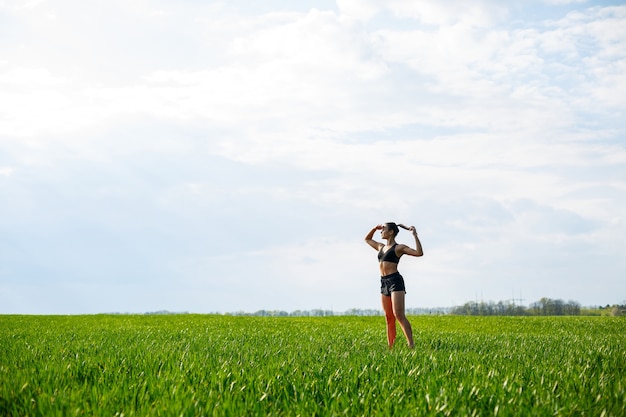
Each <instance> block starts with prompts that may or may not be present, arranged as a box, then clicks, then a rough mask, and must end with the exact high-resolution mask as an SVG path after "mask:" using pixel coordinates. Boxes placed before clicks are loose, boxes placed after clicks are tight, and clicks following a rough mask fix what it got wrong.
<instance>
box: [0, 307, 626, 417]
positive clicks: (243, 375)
mask: <svg viewBox="0 0 626 417" xmlns="http://www.w3.org/2000/svg"><path fill="white" fill-rule="evenodd" d="M411 322H412V324H413V328H414V332H415V339H416V349H415V350H409V349H408V348H407V347H406V346H405V344H404V340H403V339H400V338H399V339H398V344H397V346H396V347H395V348H394V350H393V351H389V350H388V349H387V347H386V342H385V335H384V319H383V318H381V317H306V318H294V317H233V316H210V315H175V316H139V315H138V316H106V315H102V316H100V315H96V316H0V353H1V355H0V415H3V416H26V415H28V416H72V415H90V416H122V415H123V416H202V415H204V416H231V415H232V416H243V415H263V416H266V415H269V416H272V415H274V416H296V415H302V416H309V415H320V416H322V415H323V416H333V415H349V416H361V415H363V416H372V415H470V416H471V415H482V416H484V415H503V416H504V415H520V416H521V415H523V416H527V415H537V416H548V415H550V416H551V415H564V416H569V415H571V416H580V415H590V416H601V415H604V416H611V415H612V416H623V415H626V393H625V387H626V349H625V344H624V342H625V341H626V337H625V336H626V320H625V319H623V318H610V317H455V316H441V317H426V316H417V317H411ZM400 336H401V333H400V332H399V337H400Z"/></svg>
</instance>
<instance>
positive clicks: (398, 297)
mask: <svg viewBox="0 0 626 417" xmlns="http://www.w3.org/2000/svg"><path fill="white" fill-rule="evenodd" d="M404 295H405V292H404V291H394V292H392V293H391V305H392V310H393V315H394V316H395V318H396V319H397V320H398V322H399V323H400V327H401V328H402V332H404V336H405V337H406V341H407V343H408V344H409V347H410V348H413V347H414V346H415V342H413V329H411V323H409V320H408V319H407V318H406V315H405V314H404ZM385 314H386V312H385Z"/></svg>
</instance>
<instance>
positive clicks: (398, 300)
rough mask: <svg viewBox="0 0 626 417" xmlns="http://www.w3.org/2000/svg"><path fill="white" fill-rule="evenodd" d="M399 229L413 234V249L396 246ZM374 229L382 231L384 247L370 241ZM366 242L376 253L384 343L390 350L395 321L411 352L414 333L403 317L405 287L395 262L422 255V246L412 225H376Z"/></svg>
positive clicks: (400, 245) (413, 344) (394, 333)
mask: <svg viewBox="0 0 626 417" xmlns="http://www.w3.org/2000/svg"><path fill="white" fill-rule="evenodd" d="M398 226H400V227H402V228H403V229H406V230H409V231H411V232H413V237H414V238H415V249H413V248H411V247H409V246H407V245H403V244H398V243H396V236H397V235H398V232H399V229H398ZM377 230H380V231H381V232H380V235H381V237H382V238H383V239H385V240H386V241H387V244H386V245H385V244H384V243H380V242H377V241H375V240H374V239H373V237H374V233H375V232H376V231H377ZM365 242H366V243H367V244H368V245H370V246H371V247H373V248H374V249H376V250H377V251H378V262H379V268H380V292H381V294H382V296H381V298H382V301H383V310H384V311H385V319H386V320H387V343H388V344H389V349H391V348H392V347H393V344H394V342H395V341H396V320H398V322H399V323H400V327H401V328H402V331H403V332H404V336H406V341H407V342H408V344H409V347H410V348H411V349H412V348H413V347H414V346H415V343H414V342H413V330H412V329H411V323H409V320H407V318H406V315H405V314H404V296H405V294H406V290H405V288H404V279H403V278H402V275H400V273H399V272H398V262H400V257H402V255H410V256H422V255H423V254H424V252H423V251H422V244H421V243H420V240H419V238H418V237H417V232H416V231H415V226H411V227H407V226H404V225H402V224H398V225H396V224H395V223H385V224H384V225H382V224H379V225H378V226H376V227H374V228H373V229H372V230H370V232H369V233H368V234H367V236H365Z"/></svg>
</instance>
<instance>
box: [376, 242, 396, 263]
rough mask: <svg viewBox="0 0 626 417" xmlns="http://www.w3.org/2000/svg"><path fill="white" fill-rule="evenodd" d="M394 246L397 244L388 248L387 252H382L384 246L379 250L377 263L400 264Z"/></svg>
mask: <svg viewBox="0 0 626 417" xmlns="http://www.w3.org/2000/svg"><path fill="white" fill-rule="evenodd" d="M396 245H397V243H396V244H395V245H393V246H392V247H390V248H389V250H388V251H387V252H383V249H384V248H385V247H384V246H383V247H382V248H380V251H379V252H378V262H391V263H394V264H397V263H398V262H400V258H399V257H398V255H396Z"/></svg>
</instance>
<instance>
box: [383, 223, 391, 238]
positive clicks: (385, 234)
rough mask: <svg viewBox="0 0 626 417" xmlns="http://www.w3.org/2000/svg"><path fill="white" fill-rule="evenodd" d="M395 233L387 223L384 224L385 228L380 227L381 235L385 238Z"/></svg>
mask: <svg viewBox="0 0 626 417" xmlns="http://www.w3.org/2000/svg"><path fill="white" fill-rule="evenodd" d="M392 235H393V231H392V230H391V229H389V226H388V225H386V224H383V228H382V229H380V236H381V237H382V238H383V239H387V238H388V237H390V236H392Z"/></svg>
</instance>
